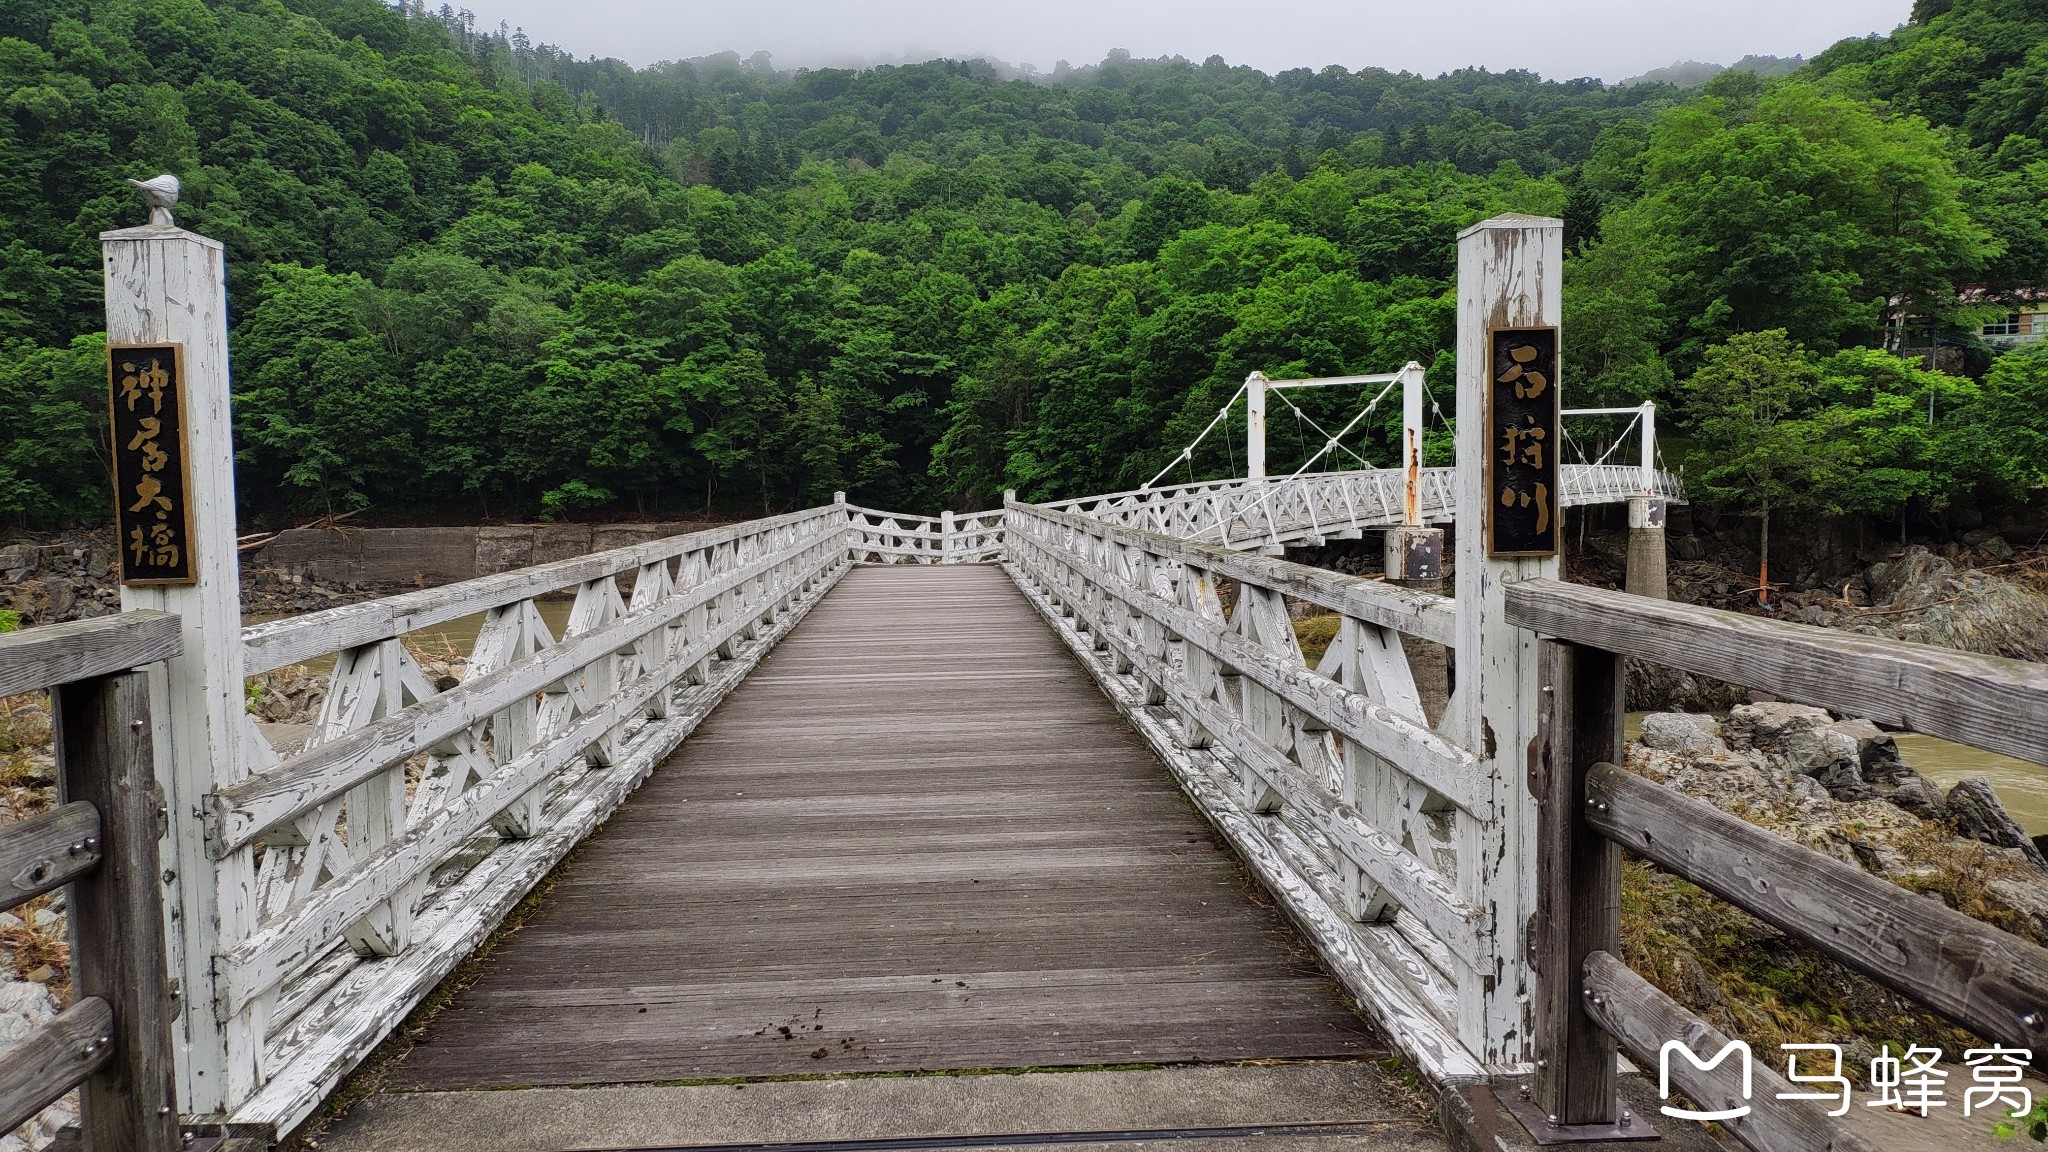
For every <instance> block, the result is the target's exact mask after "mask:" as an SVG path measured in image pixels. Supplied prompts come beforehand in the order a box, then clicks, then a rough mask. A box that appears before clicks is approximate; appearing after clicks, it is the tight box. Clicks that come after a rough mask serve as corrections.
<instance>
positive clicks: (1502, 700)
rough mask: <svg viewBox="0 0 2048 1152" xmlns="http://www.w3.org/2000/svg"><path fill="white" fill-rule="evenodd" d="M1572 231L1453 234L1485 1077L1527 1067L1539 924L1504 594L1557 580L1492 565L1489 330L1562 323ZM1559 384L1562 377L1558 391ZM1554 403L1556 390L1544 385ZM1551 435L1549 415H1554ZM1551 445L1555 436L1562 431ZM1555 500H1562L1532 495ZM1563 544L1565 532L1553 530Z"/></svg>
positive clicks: (1457, 719)
mask: <svg viewBox="0 0 2048 1152" xmlns="http://www.w3.org/2000/svg"><path fill="white" fill-rule="evenodd" d="M1563 272H1564V224H1563V222H1562V221H1560V220H1555V219H1548V218H1540V217H1533V216H1521V215H1506V216H1497V217H1495V218H1493V219H1491V220H1486V221H1483V222H1481V223H1479V224H1475V225H1473V226H1472V227H1471V228H1469V229H1466V230H1465V232H1463V233H1462V234H1461V235H1460V236H1459V237H1458V422H1457V432H1458V475H1457V485H1458V508H1459V509H1460V510H1461V512H1462V515H1461V516H1460V518H1459V522H1458V525H1457V541H1456V548H1457V564H1456V571H1455V574H1454V581H1455V592H1456V600H1457V629H1456V639H1457V644H1456V646H1455V658H1456V661H1457V663H1456V670H1457V676H1456V687H1455V690H1454V692H1453V697H1452V700H1451V706H1450V710H1449V712H1448V713H1447V714H1446V717H1445V728H1446V733H1447V735H1449V736H1450V737H1451V738H1452V739H1453V740H1455V741H1456V742H1457V743H1459V744H1461V745H1463V746H1464V747H1466V748H1468V749H1470V750H1471V751H1472V752H1473V753H1474V754H1475V755H1477V756H1478V757H1479V759H1480V770H1481V771H1482V772H1483V773H1486V774H1488V775H1489V776H1490V777H1491V785H1490V789H1489V791H1490V800H1491V805H1490V807H1491V816H1492V818H1491V820H1489V821H1487V822H1486V823H1484V824H1483V825H1482V824H1480V822H1478V821H1470V822H1465V823H1466V825H1467V826H1468V827H1469V828H1471V829H1472V830H1471V831H1470V832H1468V833H1466V834H1465V835H1464V836H1463V837H1462V842H1461V843H1460V844H1459V845H1458V872H1459V875H1458V885H1459V889H1460V891H1461V894H1462V895H1463V896H1464V897H1465V899H1467V900H1468V901H1470V902H1471V903H1473V904H1474V905H1476V906H1477V907H1478V908H1480V909H1481V912H1482V916H1483V919H1482V927H1481V931H1482V936H1481V940H1480V948H1481V954H1480V955H1479V957H1478V961H1479V962H1478V965H1477V966H1476V967H1475V968H1473V969H1468V970H1466V971H1464V972H1462V973H1461V974H1460V979H1459V981H1458V1009H1459V1010H1458V1029H1459V1034H1460V1039H1461V1040H1463V1042H1464V1044H1465V1046H1466V1048H1467V1049H1468V1050H1469V1051H1470V1052H1471V1053H1472V1054H1473V1055H1474V1056H1476V1057H1478V1058H1479V1060H1480V1062H1481V1063H1482V1064H1484V1065H1486V1066H1488V1067H1489V1068H1493V1069H1497V1070H1499V1071H1502V1072H1514V1071H1520V1070H1522V1069H1524V1068H1526V1067H1527V1066H1528V1065H1529V1063H1530V1060H1531V1047H1530V1043H1531V1032H1532V1029H1533V1026H1534V1023H1535V1021H1534V1018H1533V1014H1532V1005H1533V998H1532V994H1533V990H1534V989H1533V976H1532V974H1531V972H1530V965H1529V959H1528V957H1529V941H1530V930H1531V917H1532V916H1533V915H1534V913H1535V911H1536V887H1535V881H1536V850H1537V836H1536V830H1537V829H1536V815H1537V813H1536V800H1535V797H1534V795H1533V794H1531V792H1530V791H1529V788H1528V786H1527V772H1528V765H1529V762H1530V756H1531V755H1532V754H1533V753H1534V752H1536V751H1538V749H1537V748H1536V747H1535V745H1534V741H1535V739H1536V736H1537V727H1538V723H1539V721H1540V718H1541V716H1542V707H1541V701H1542V695H1541V692H1540V691H1539V684H1540V683H1541V668H1540V666H1539V663H1538V652H1537V645H1536V637H1535V634H1534V633H1531V632H1527V631H1524V630H1522V629H1518V628H1516V627H1515V626H1514V625H1512V624H1510V623H1508V621H1507V616H1506V590H1507V586H1508V585H1510V584H1512V583H1514V582H1516V581H1519V580H1527V579H1534V578H1548V579H1556V578H1557V576H1558V573H1559V564H1558V559H1557V556H1556V554H1555V553H1554V552H1552V553H1551V554H1549V555H1543V556H1528V555H1509V556H1494V555H1491V554H1490V551H1489V525H1490V524H1491V523H1492V520H1493V517H1494V513H1496V512H1497V511H1498V510H1499V504H1498V502H1497V493H1496V492H1495V491H1493V490H1492V485H1491V484H1490V479H1491V470H1490V469H1489V467H1488V461H1489V459H1490V458H1492V457H1493V456H1494V455H1496V453H1497V452H1498V450H1499V449H1500V446H1499V445H1496V444H1494V443H1492V442H1491V432H1490V427H1489V425H1490V421H1489V420H1488V419H1487V416H1488V413H1489V410H1490V409H1489V396H1490V394H1491V389H1492V386H1493V379H1492V376H1493V373H1492V371H1491V359H1492V356H1491V348H1490V344H1491V341H1490V334H1491V333H1492V332H1494V331H1496V330H1499V329H1510V328H1513V329H1530V328H1552V329H1554V328H1556V327H1557V325H1558V323H1559V319H1560V316H1561V314H1562V311H1563V298H1562V293H1561V291H1560V284H1561V281H1562V276H1563ZM1552 383H1553V384H1554V381H1553V382H1552ZM1550 395H1551V398H1552V400H1553V403H1554V399H1555V396H1556V389H1555V388H1554V387H1553V388H1552V389H1551V390H1550ZM1551 423H1552V426H1553V427H1554V426H1555V420H1554V419H1553V420H1552V422H1551ZM1551 436H1552V437H1553V438H1554V436H1555V433H1554V432H1553V433H1552V434H1551ZM1534 495H1535V498H1536V499H1537V500H1539V501H1541V500H1547V501H1549V505H1548V506H1549V509H1550V511H1551V515H1552V516H1554V515H1555V513H1556V509H1557V508H1558V507H1559V503H1560V502H1559V501H1558V498H1557V497H1558V494H1557V493H1555V492H1544V493H1539V494H1534ZM1547 527H1549V528H1550V529H1551V530H1553V531H1555V532H1557V533H1559V534H1560V535H1561V528H1560V526H1558V525H1556V524H1555V523H1550V524H1548V525H1547Z"/></svg>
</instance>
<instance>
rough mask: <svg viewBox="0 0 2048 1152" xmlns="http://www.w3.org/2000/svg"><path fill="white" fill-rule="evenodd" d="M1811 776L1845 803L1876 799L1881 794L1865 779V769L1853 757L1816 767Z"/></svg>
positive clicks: (1830, 793) (1830, 794)
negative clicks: (1858, 765) (1857, 764)
mask: <svg viewBox="0 0 2048 1152" xmlns="http://www.w3.org/2000/svg"><path fill="white" fill-rule="evenodd" d="M1809 778H1810V779H1812V780H1813V781H1814V782H1815V783H1818V784H1819V785H1820V786H1821V787H1822V788H1825V789H1827V792H1828V795H1829V796H1830V797H1832V798H1834V799H1836V800H1839V801H1841V802H1842V803H1844V804H1854V803H1856V802H1857V801H1859V800H1875V799H1877V798H1878V795H1879V794H1878V790H1877V789H1875V788H1873V787H1871V786H1870V785H1869V783H1867V782H1866V781H1865V780H1864V779H1863V770H1862V769H1860V768H1858V767H1857V766H1856V761H1855V759H1854V758H1852V757H1843V758H1840V759H1835V760H1831V761H1829V762H1828V763H1826V764H1823V765H1821V766H1820V767H1818V768H1816V769H1814V770H1813V774H1812V776H1811V777H1809Z"/></svg>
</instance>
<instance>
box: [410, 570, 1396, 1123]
mask: <svg viewBox="0 0 2048 1152" xmlns="http://www.w3.org/2000/svg"><path fill="white" fill-rule="evenodd" d="M1384 1051H1385V1049H1384V1047H1383V1045H1382V1043H1381V1042H1380V1041H1379V1039H1378V1038H1377V1037H1376V1036H1374V1035H1373V1034H1371V1033H1370V1032H1368V1031H1367V1028H1366V1026H1365V1024H1364V1023H1363V1022H1362V1021H1361V1019H1360V1018H1359V1017H1358V1016H1357V1015H1356V1014H1355V1013H1354V1012H1353V1011H1352V1010H1351V1009H1350V1008H1349V1007H1347V1005H1346V1004H1345V1002H1344V1000H1343V998H1342V994H1341V992H1340V991H1339V989H1338V987H1337V986H1336V984H1335V983H1334V982H1332V981H1331V980H1330V979H1329V978H1328V977H1326V976H1325V975H1324V974H1323V973H1322V972H1321V971H1320V970H1319V969H1318V967H1317V963H1316V960H1315V958H1314V955H1313V953H1312V952H1311V951H1310V950H1309V949H1308V948H1307V947H1306V946H1305V945H1304V944H1303V943H1302V942H1301V941H1299V940H1298V939H1297V938H1296V937H1295V935H1294V934H1293V932H1292V930H1291V929H1290V928H1289V926H1288V925H1287V924H1286V922H1285V921H1284V920H1283V918H1282V917H1281V916H1280V915H1279V913H1277V912H1276V911H1274V910H1273V909H1272V908H1271V907H1270V906H1269V905H1268V904H1267V903H1266V902H1265V901H1264V900H1263V899H1262V898H1261V897H1260V895H1259V894H1258V891H1257V889H1256V887H1255V886H1254V885H1253V884H1252V883H1251V881H1250V880H1249V879H1248V878H1246V877H1245V876H1244V875H1243V874H1242V872H1241V870H1240V868H1239V867H1238V866H1237V864H1236V863H1235V862H1234V861H1233V860H1232V859H1231V858H1230V856H1229V855H1228V854H1227V853H1226V852H1225V851H1224V850H1223V848H1222V847H1221V846H1220V843H1219V842H1218V841H1217V840H1216V839H1215V838H1214V836H1213V835H1212V833H1211V832H1210V830H1209V828H1208V827H1207V825H1206V824H1205V823H1204V822H1203V821H1202V819H1201V817H1200V816H1199V815H1197V813H1196V812H1195V810H1194V808H1193V806H1192V805H1191V804H1189V803H1188V802H1187V801H1186V800H1185V799H1184V798H1183V797H1182V796H1181V794H1180V793H1179V791H1178V790H1177V789H1176V788H1175V786H1174V784H1173V781H1172V779H1171V778H1170V777H1169V775H1168V774H1167V772H1166V770H1165V768H1164V767H1162V766H1161V765H1160V764H1159V763H1158V761H1157V760H1156V759H1154V758H1153V756H1152V754H1151V753H1150V752H1149V751H1148V750H1147V748H1146V747H1145V745H1144V744H1143V743H1142V742H1141V740H1140V739H1139V737H1138V736H1137V735H1136V734H1135V733H1133V732H1131V731H1130V730H1129V729H1128V728H1126V727H1125V726H1124V725H1123V723H1122V721H1121V720H1120V719H1119V717H1118V716H1117V715H1116V713H1115V711H1114V709H1112V708H1111V706H1110V704H1109V703H1108V701H1106V700H1104V699H1103V698H1102V697H1101V696H1100V695H1099V694H1098V693H1097V691H1096V689H1095V687H1094V685H1093V684H1092V683H1091V682H1090V680H1089V679H1088V677H1087V676H1086V675H1085V674H1084V672H1083V671H1082V670H1081V669H1080V668H1078V667H1077V666H1076V665H1075V664H1074V663H1073V661H1072V659H1071V657H1070V656H1069V655H1068V654H1067V652H1066V651H1065V650H1064V649H1063V648H1062V647H1061V646H1060V644H1059V643H1058V641H1057V640H1056V639H1055V638H1054V637H1053V636H1052V635H1051V634H1050V633H1049V632H1047V630H1046V628H1045V626H1044V624H1043V622H1042V621H1040V620H1039V619H1038V618H1037V617H1036V616H1035V615H1034V614H1033V612H1032V610H1031V608H1030V606H1029V605H1028V604H1027V603H1026V602H1025V601H1024V600H1023V598H1022V596H1021V595H1020V594H1019V593H1018V592H1017V590H1016V589H1015V588H1014V587H1013V586H1012V585H1011V583H1010V582H1009V580H1008V579H1007V578H1006V577H1005V576H1004V574H1003V573H1002V572H1001V571H1000V570H999V569H996V568H991V567H974V566H950V567H901V568H861V569H856V570H855V571H853V572H851V573H849V574H848V575H847V576H846V578H845V579H844V580H843V581H842V582H841V583H840V585H839V586H838V587H837V588H836V589H834V590H833V591H832V593H831V594H830V595H829V596H828V597H827V598H826V599H825V601H824V602H823V603H822V604H820V605H819V606H818V608H817V609H816V610H815V611H814V612H813V613H812V614H811V616H810V617H809V618H807V619H806V620H805V621H804V622H803V623H802V624H801V625H800V626H799V627H798V628H797V629H796V630H795V631H794V632H793V633H792V634H791V635H790V636H789V638H788V639H786V640H785V641H784V642H783V643H782V644H781V646H780V647H779V648H777V649H776V650H775V651H774V652H773V653H771V654H770V655H769V656H768V657H767V658H766V660H765V661H764V662H763V663H762V665H761V667H760V668H759V669H758V670H756V671H755V673H754V674H753V675H752V676H750V677H749V678H748V679H747V680H746V681H745V682H744V683H743V684H742V685H741V686H740V687H739V688H738V689H737V690H736V691H735V692H734V694H733V695H732V696H731V697H730V698H729V699H728V700H727V701H726V702H725V703H724V704H723V705H722V706H720V708H719V709H718V710H717V711H716V712H715V713H713V715H712V716H711V717H710V718H709V719H708V720H707V721H706V722H705V724H704V725H703V727H702V728H701V729H699V731H698V732H697V733H696V735H694V736H692V737H691V738H690V739H689V741H687V742H686V743H685V744H684V746H683V747H682V749H681V750H680V751H679V752H678V753H677V754H676V755H675V756H674V757H673V758H672V759H671V760H670V761H669V762H668V763H667V764H666V765H665V766H664V767H662V768H661V769H660V770H659V771H658V772H656V773H655V775H654V776H653V777H652V778H651V779H650V780H649V781H648V782H647V784H646V785H645V786H644V787H643V788H642V789H641V790H640V792H639V793H638V794H637V795H636V796H635V797H634V799H633V800H632V801H631V802H630V803H628V804H627V805H626V807H625V808H624V809H622V810H621V811H620V812H619V813H618V814H617V815H616V816H615V817H614V818H613V819H612V820H611V822H610V823H609V824H608V825H607V826H606V827H605V828H604V829H603V830H602V831H600V832H599V833H598V834H597V835H596V836H594V837H593V838H592V839H591V840H590V841H589V842H588V843H587V844H586V845H585V846H584V847H583V848H582V849H581V850H580V853H579V855H578V856H577V857H576V858H575V859H574V860H573V862H572V863H571V864H570V866H569V867H568V868H567V869H566V871H565V872H564V874H563V875H562V876H561V878H560V880H559V882H558V883H557V884H556V885H555V887H554V889H553V891H552V892H551V894H549V896H548V897H547V898H546V901H545V903H544V905H543V906H542V907H540V908H539V909H538V910H536V911H535V913H534V914H533V915H532V916H531V917H530V918H529V919H528V920H527V921H526V923H525V925H524V927H522V928H520V929H519V930H518V931H516V932H514V933H512V934H510V935H509V936H508V937H507V938H505V939H504V940H503V941H502V942H501V943H500V944H499V945H498V947H497V948H496V949H495V950H494V951H493V952H492V953H491V954H490V955H489V956H488V958H486V959H485V960H484V961H483V962H482V965H481V972H480V974H479V976H478V977H477V979H476V980H475V981H474V983H472V984H471V985H469V986H468V987H467V988H466V989H465V990H463V991H462V992H461V993H460V994H459V995H458V996H456V998H455V999H454V1000H453V1002H452V1003H451V1004H449V1005H448V1006H447V1007H446V1008H445V1009H444V1010H443V1011H441V1012H440V1013H439V1014H438V1015H437V1016H436V1017H435V1018H434V1019H433V1020H432V1021H431V1023H430V1024H429V1025H428V1026H427V1027H426V1028H425V1029H424V1031H423V1033H422V1034H421V1035H419V1036H418V1038H417V1044H416V1046H415V1047H413V1048H412V1049H411V1051H410V1052H409V1053H408V1054H407V1055H406V1056H405V1057H404V1058H403V1059H402V1060H401V1061H399V1062H398V1063H397V1064H396V1065H394V1066H393V1067H392V1068H390V1069H389V1071H388V1073H387V1075H386V1076H385V1078H384V1082H385V1086H386V1088H387V1089H399V1090H404V1089H447V1088H465V1087H484V1086H510V1085H565V1084H590V1083H631V1082H650V1081H665V1080H683V1079H693V1078H705V1077H720V1076H769V1075H783V1074H791V1073H797V1074H803V1073H811V1074H817V1073H834V1072H856V1071H882V1070H914V1069H948V1068H976V1067H1022V1066H1073V1065H1089V1064H1120V1063H1174V1062H1186V1061H1219V1060H1244V1059H1254V1058H1290V1057H1291V1058H1308V1057H1325V1058H1328V1057H1355V1056H1374V1055H1380V1054H1382V1053H1383V1052H1384Z"/></svg>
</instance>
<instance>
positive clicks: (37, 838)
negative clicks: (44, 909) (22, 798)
mask: <svg viewBox="0 0 2048 1152" xmlns="http://www.w3.org/2000/svg"><path fill="white" fill-rule="evenodd" d="M99 861H100V814H99V810H98V809H96V808H94V807H93V806H92V805H90V804H87V803H84V802H83V801H77V802H73V803H70V804H64V805H61V806H59V807H56V808H52V809H51V810H49V811H48V812H41V813H38V814H36V815H34V816H31V817H29V818H28V819H26V820H23V821H22V822H21V823H19V824H10V825H8V826H7V827H6V828H0V911H5V910H6V909H8V908H12V907H14V906H15V905H17V904H20V903H21V902H22V901H24V900H31V899H34V898H35V897H37V896H41V895H42V894H43V893H45V892H48V891H51V890H52V889H55V888H61V887H63V886H64V885H66V884H69V883H71V881H72V880H74V879H76V878H78V877H79V876H82V875H84V874H85V873H87V872H90V871H92V869H93V866H94V865H96V864H98V863H99Z"/></svg>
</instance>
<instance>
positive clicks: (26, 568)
mask: <svg viewBox="0 0 2048 1152" xmlns="http://www.w3.org/2000/svg"><path fill="white" fill-rule="evenodd" d="M37 558H38V557H37V555H36V549H35V546H34V545H32V544H9V545H8V546H7V547H5V548H0V573H4V574H5V575H6V577H7V580H8V581H9V582H10V583H12V582H13V581H16V580H19V579H21V578H22V577H24V576H26V575H28V574H29V573H31V572H33V571H35V570H36V560H37Z"/></svg>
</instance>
